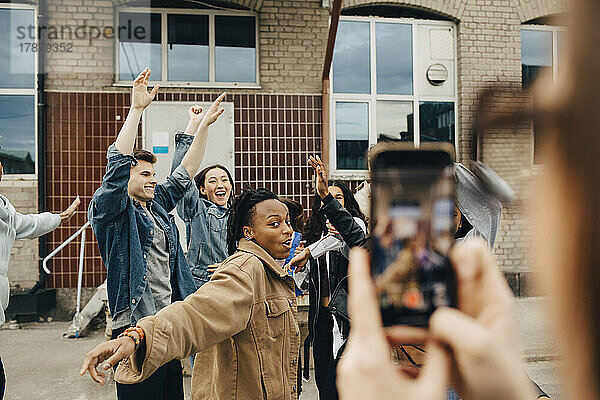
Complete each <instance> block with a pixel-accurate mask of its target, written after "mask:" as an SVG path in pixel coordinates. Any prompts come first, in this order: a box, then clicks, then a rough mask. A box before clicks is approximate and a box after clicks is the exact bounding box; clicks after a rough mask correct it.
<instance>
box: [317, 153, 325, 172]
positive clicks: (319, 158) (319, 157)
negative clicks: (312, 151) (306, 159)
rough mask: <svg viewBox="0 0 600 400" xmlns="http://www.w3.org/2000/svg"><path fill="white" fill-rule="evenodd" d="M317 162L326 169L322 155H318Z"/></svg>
mask: <svg viewBox="0 0 600 400" xmlns="http://www.w3.org/2000/svg"><path fill="white" fill-rule="evenodd" d="M317 162H318V163H319V165H320V166H321V167H323V169H325V168H324V167H325V164H324V163H323V160H321V156H319V155H317Z"/></svg>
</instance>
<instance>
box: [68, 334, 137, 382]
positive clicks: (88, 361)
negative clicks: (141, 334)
mask: <svg viewBox="0 0 600 400" xmlns="http://www.w3.org/2000/svg"><path fill="white" fill-rule="evenodd" d="M134 351H135V342H134V341H133V339H131V338H130V337H128V336H123V337H120V338H118V339H114V340H109V341H108V342H104V343H100V344H99V345H98V346H96V347H95V348H94V349H93V350H92V351H90V352H89V353H87V354H86V356H85V359H84V360H83V364H82V365H81V370H80V371H79V375H81V376H83V375H84V374H85V372H86V371H87V372H88V373H89V374H90V377H91V378H92V379H93V380H94V382H96V383H99V384H101V385H104V383H105V382H106V374H104V373H103V372H98V371H97V370H96V367H97V366H98V365H99V364H100V363H102V369H103V370H104V371H107V370H108V369H110V368H112V367H113V366H114V365H115V364H117V363H118V362H119V361H120V360H122V359H123V358H127V357H129V356H130V355H132V354H133V352H134Z"/></svg>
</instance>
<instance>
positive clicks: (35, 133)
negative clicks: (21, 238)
mask: <svg viewBox="0 0 600 400" xmlns="http://www.w3.org/2000/svg"><path fill="white" fill-rule="evenodd" d="M0 9H10V10H33V13H34V18H33V22H34V26H35V32H36V35H35V39H33V40H32V43H33V42H35V43H36V44H37V45H38V51H36V52H34V61H33V63H34V76H33V88H29V89H0V95H31V96H33V115H34V122H33V137H34V143H35V152H34V157H35V158H34V160H33V163H34V171H35V172H34V173H33V174H5V175H2V180H7V181H10V180H13V181H25V180H26V181H35V180H37V178H38V171H39V168H40V166H39V164H38V79H37V77H38V73H39V71H38V68H39V63H38V52H39V51H40V49H39V40H38V39H39V38H38V35H37V30H38V18H37V17H38V13H37V8H36V7H35V6H34V5H30V4H15V3H0ZM28 40H30V39H28Z"/></svg>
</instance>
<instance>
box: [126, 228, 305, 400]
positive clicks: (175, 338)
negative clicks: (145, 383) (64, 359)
mask: <svg viewBox="0 0 600 400" xmlns="http://www.w3.org/2000/svg"><path fill="white" fill-rule="evenodd" d="M138 326H140V327H142V328H143V329H144V332H145V333H146V345H145V351H144V346H142V347H140V349H138V351H137V352H136V353H134V354H133V355H132V356H131V357H130V358H128V359H126V360H124V361H122V362H121V363H120V364H119V367H118V368H117V371H116V374H115V379H116V380H117V381H118V382H120V383H125V384H128V383H137V382H140V381H142V380H144V379H145V378H147V377H149V376H150V375H151V374H152V373H154V371H156V369H157V368H158V367H160V366H161V365H162V364H165V363H166V362H168V361H170V360H172V359H176V358H178V359H181V358H185V357H187V356H189V355H192V354H195V353H198V355H197V356H196V360H195V363H194V370H193V374H192V399H193V400H200V399H211V400H212V399H215V400H216V399H219V400H233V399H240V400H241V399H248V400H250V399H251V400H257V399H269V400H270V399H283V400H288V399H296V398H297V388H296V382H297V381H296V377H297V375H296V374H297V371H298V365H297V363H298V354H299V348H300V347H299V346H300V329H299V327H298V312H297V308H296V297H295V295H294V281H293V279H292V277H290V276H289V275H287V274H286V273H285V272H284V271H283V270H282V268H281V267H280V266H279V265H278V264H277V263H276V262H275V260H273V258H272V257H271V256H270V255H269V254H268V253H267V252H266V251H265V250H263V248H262V247H260V246H258V245H257V244H255V243H254V242H250V241H247V240H244V239H242V240H241V242H240V245H239V247H238V251H237V252H236V253H235V254H234V255H232V256H231V257H229V258H228V259H227V260H225V261H224V262H223V264H222V265H221V266H220V267H219V269H218V270H217V271H216V272H215V273H214V274H213V276H212V279H211V280H210V282H208V283H206V284H205V285H203V286H202V287H201V288H200V289H198V290H197V291H196V292H195V293H193V294H191V295H189V296H188V297H187V298H186V299H185V300H184V301H178V302H176V303H173V304H172V305H170V306H168V307H166V308H164V309H162V310H161V311H160V312H159V313H157V314H156V315H154V316H151V317H146V318H143V319H141V320H140V321H139V322H138Z"/></svg>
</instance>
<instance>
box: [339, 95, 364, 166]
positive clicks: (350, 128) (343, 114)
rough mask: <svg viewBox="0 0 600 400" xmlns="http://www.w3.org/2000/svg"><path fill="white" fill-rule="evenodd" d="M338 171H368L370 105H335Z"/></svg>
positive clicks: (340, 103) (346, 103)
mask: <svg viewBox="0 0 600 400" xmlns="http://www.w3.org/2000/svg"><path fill="white" fill-rule="evenodd" d="M335 132H336V154H337V160H336V161H337V164H336V166H337V168H338V169H367V156H366V154H367V150H368V148H369V104H368V103H351V102H343V101H338V102H337V103H335Z"/></svg>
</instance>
